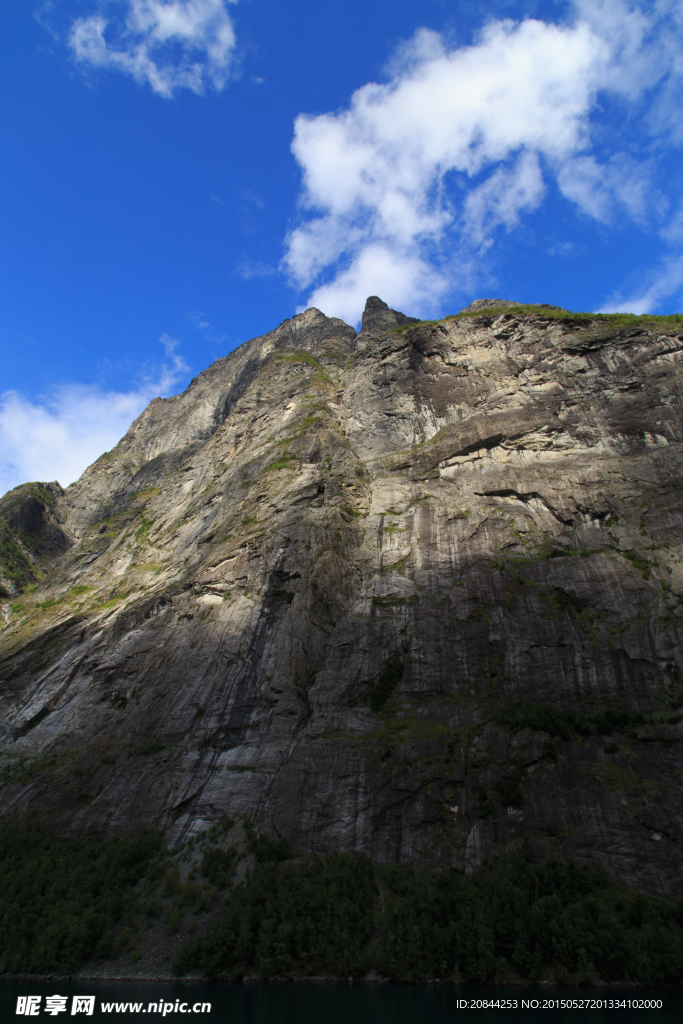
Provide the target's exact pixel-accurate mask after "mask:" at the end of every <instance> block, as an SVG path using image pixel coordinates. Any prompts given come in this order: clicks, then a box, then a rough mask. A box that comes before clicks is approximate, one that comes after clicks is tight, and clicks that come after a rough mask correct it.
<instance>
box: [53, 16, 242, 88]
mask: <svg viewBox="0 0 683 1024" xmlns="http://www.w3.org/2000/svg"><path fill="white" fill-rule="evenodd" d="M228 2H235V0H228ZM69 42H70V45H71V49H72V51H73V53H74V56H75V58H76V60H77V61H79V62H80V63H82V64H86V65H90V66H92V67H98V68H112V69H115V70H118V71H122V72H124V73H126V74H129V75H131V76H132V77H133V78H134V79H135V80H136V82H139V83H144V82H147V83H148V84H149V85H150V86H151V87H152V89H153V90H154V92H156V93H158V94H159V95H160V96H164V97H166V98H170V97H171V96H173V94H174V93H175V92H176V90H178V89H190V90H191V91H192V92H195V93H203V92H204V90H205V88H206V86H207V84H210V85H212V86H213V88H214V89H218V90H220V89H222V88H223V86H224V85H225V83H226V81H227V78H228V73H229V70H230V65H231V62H232V58H233V51H234V49H235V32H234V29H233V26H232V22H231V20H230V16H229V14H228V11H227V9H226V3H225V0H105V3H104V6H103V8H102V9H101V11H100V13H97V14H92V15H90V16H89V17H86V18H79V19H78V20H77V21H75V22H74V24H73V25H72V28H71V34H70V39H69Z"/></svg>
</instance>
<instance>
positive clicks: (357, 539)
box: [0, 298, 683, 894]
mask: <svg viewBox="0 0 683 1024" xmlns="http://www.w3.org/2000/svg"><path fill="white" fill-rule="evenodd" d="M682 353H683V334H681V332H680V329H679V327H677V325H672V326H668V325H665V326H662V325H658V324H653V325H652V326H650V327H643V326H630V327H623V326H618V325H614V324H610V323H608V322H605V321H599V320H598V319H596V320H595V321H585V320H582V321H578V320H572V319H571V318H570V317H569V316H568V317H567V318H566V319H563V320H559V319H552V320H549V319H547V318H544V317H543V313H542V309H541V308H539V313H538V315H532V316H519V315H517V314H514V313H509V312H508V313H503V314H499V315H496V316H493V317H492V316H486V315H482V316H479V317H472V316H468V317H463V318H461V319H457V318H455V319H450V320H446V321H442V322H441V323H439V324H436V325H434V324H424V325H420V324H419V323H415V322H414V321H412V320H410V318H407V317H404V316H403V315H402V314H400V313H396V312H394V311H392V310H390V309H389V308H388V307H387V306H386V304H384V303H382V302H381V300H379V299H377V298H371V299H370V300H368V307H367V309H366V313H365V316H364V318H363V328H362V330H361V332H360V334H358V335H356V333H355V331H354V330H353V329H352V328H351V327H349V326H348V325H346V324H344V323H343V322H342V321H340V320H335V319H329V318H327V317H325V316H324V315H323V314H322V313H320V312H319V311H318V310H316V309H309V310H307V311H306V312H305V313H302V314H300V315H298V316H296V317H294V318H293V319H292V320H287V321H285V322H284V323H283V324H282V325H281V326H280V327H278V328H277V330H275V331H273V332H271V333H270V334H267V335H264V336H263V337H261V338H256V339H254V340H253V341H250V342H247V343H246V344H245V345H243V346H241V348H239V349H238V350H237V351H235V352H233V353H231V354H230V355H229V356H227V357H225V358H224V359H221V360H219V361H218V362H217V363H214V364H213V366H211V367H209V369H208V370H206V371H205V372H204V373H202V374H200V375H199V377H197V378H196V379H195V380H194V381H193V382H192V383H191V384H190V386H189V388H188V389H187V391H185V392H184V393H183V394H182V395H179V396H177V397H175V398H171V399H165V400H162V399H155V400H154V401H153V402H152V403H151V404H150V406H149V407H148V408H147V409H146V410H145V412H144V413H143V414H142V415H141V416H140V417H139V418H138V419H137V420H136V421H135V423H133V425H132V426H131V428H130V430H129V431H128V433H127V434H126V436H125V437H124V438H123V439H122V440H121V441H120V442H119V444H118V445H117V446H116V448H114V449H113V451H111V452H109V453H107V454H106V455H104V456H102V457H101V458H100V459H99V460H98V461H97V462H96V463H94V465H93V466H91V467H90V468H89V469H88V470H87V471H86V472H85V473H84V475H83V476H82V478H81V479H80V480H79V481H78V482H77V483H76V484H73V485H72V486H71V487H69V488H67V490H66V492H65V493H64V494H63V495H61V496H59V499H58V505H59V513H60V515H61V516H62V517H63V519H64V529H65V530H66V531H68V535H69V537H70V538H72V539H73V541H74V545H73V547H71V548H70V549H69V550H68V551H67V552H66V553H65V554H64V555H62V557H61V558H60V559H59V561H58V562H57V564H56V566H55V567H54V568H53V569H52V570H51V572H50V575H49V577H48V579H47V580H46V582H45V583H44V584H43V585H42V586H41V588H40V589H39V590H38V591H36V593H34V594H32V595H30V596H28V597H24V598H22V599H21V603H22V604H23V612H22V611H21V610H19V611H16V612H15V611H9V607H8V606H5V608H6V614H7V619H8V621H7V625H6V626H5V628H4V631H3V633H2V634H1V636H2V644H3V652H4V656H3V660H2V661H1V662H0V678H1V679H2V684H1V687H0V692H1V697H2V704H1V707H0V713H1V715H2V722H3V729H4V740H3V748H2V749H3V751H4V753H3V760H2V762H1V763H2V765H3V775H2V779H3V783H4V789H3V791H2V812H3V813H5V814H6V813H10V812H15V813H18V812H23V811H26V810H30V812H31V814H32V815H34V816H35V817H36V818H37V819H40V820H42V821H44V822H45V823H46V824H48V825H49V826H50V827H51V828H53V829H56V830H59V831H62V832H65V833H69V832H82V831H93V832H96V833H98V834H102V835H107V834H111V833H123V832H132V831H135V830H137V829H139V828H141V827H143V826H149V825H152V826H155V827H159V828H162V829H163V830H164V831H165V834H166V836H167V839H168V841H169V842H170V843H174V842H177V841H179V840H181V839H183V838H184V837H187V836H188V835H191V834H193V833H195V832H197V831H199V830H204V829H206V828H207V827H208V826H209V824H210V823H211V822H212V821H214V820H216V819H218V818H220V817H222V816H224V815H234V814H238V813H245V814H247V815H248V816H249V817H250V818H251V819H252V820H253V821H254V822H255V823H257V824H258V825H259V826H260V827H262V828H264V829H266V830H267V831H270V832H271V833H273V834H275V833H277V834H279V835H282V836H284V837H285V838H287V839H288V840H289V841H290V842H291V844H292V846H293V847H294V848H295V849H297V850H299V851H301V852H310V851H318V852H324V851H329V850H333V849H337V850H362V851H365V852H367V853H369V854H371V855H372V856H374V857H376V858H378V859H379V860H381V861H388V860H392V859H398V860H400V861H409V862H412V863H422V864H426V865H432V866H442V865H455V866H459V867H462V868H466V869H468V870H471V869H474V868H476V867H477V866H479V865H480V864H482V863H484V862H486V860H487V859H488V858H489V857H490V856H491V855H492V853H493V852H494V851H500V850H504V849H510V848H515V847H517V846H518V845H519V844H520V843H521V842H522V841H523V839H524V837H527V838H528V839H529V840H530V841H531V842H532V843H533V844H535V845H536V847H537V848H538V850H539V853H543V852H550V851H552V850H556V851H558V852H560V853H561V854H563V855H564V856H566V857H568V858H570V859H572V860H575V861H577V862H580V863H587V864H595V863H602V864H604V865H605V867H606V868H607V870H608V871H610V872H611V873H612V874H613V875H616V876H618V877H619V878H621V879H622V880H625V881H627V882H628V883H630V884H631V885H633V886H635V887H638V888H640V889H642V890H643V891H646V892H650V893H660V894H667V893H669V894H670V893H672V892H674V891H675V890H677V889H680V886H681V883H682V882H683V871H682V869H681V865H680V856H679V850H680V845H679V844H680V841H681V837H682V835H683V817H682V815H683V808H682V805H681V786H680V778H681V772H682V771H683V753H682V750H683V748H682V744H681V740H683V727H681V726H679V725H677V724H671V723H667V722H666V721H665V719H666V717H667V716H670V715H671V713H672V711H673V710H674V709H676V708H678V707H679V706H681V705H682V704H683V694H682V692H681V680H680V670H681V667H683V652H682V651H681V643H680V637H681V632H680V631H681V626H680V623H681V613H682V611H683V609H682V607H681V604H682V603H683V563H682V562H681V555H682V541H683V511H682V506H681V462H682V459H681V455H682V451H683V449H682V445H681V441H682V436H683V424H682V418H681V383H682V377H681V372H680V366H681V358H682V355H681V354H682ZM679 595H680V598H679ZM53 602H54V603H53ZM520 699H524V700H528V701H535V702H540V703H543V704H547V705H551V706H553V707H555V708H559V709H565V710H571V709H573V710H575V711H581V712H583V713H585V714H591V715H596V714H597V713H598V712H599V711H601V710H610V709H612V710H614V709H617V710H619V709H621V710H624V709H625V710H629V711H632V712H636V711H640V712H642V713H648V714H649V713H652V712H660V713H661V714H660V716H659V717H660V718H661V719H662V720H663V724H656V723H655V724H649V725H640V726H636V727H634V728H633V729H631V730H630V732H628V733H623V734H620V735H611V736H607V737H606V736H604V735H600V736H584V737H582V736H581V735H576V734H573V735H570V736H569V738H567V739H564V740H563V739H557V738H555V739H553V738H552V737H551V736H550V735H549V734H548V733H544V732H540V731H537V730H536V731H534V729H533V728H532V727H523V728H521V729H518V728H509V727H504V726H503V725H500V724H496V722H495V719H496V717H498V718H500V712H501V709H505V708H507V707H508V706H509V705H510V702H512V701H515V700H520ZM605 747H607V751H608V752H606V751H605ZM615 748H618V749H615Z"/></svg>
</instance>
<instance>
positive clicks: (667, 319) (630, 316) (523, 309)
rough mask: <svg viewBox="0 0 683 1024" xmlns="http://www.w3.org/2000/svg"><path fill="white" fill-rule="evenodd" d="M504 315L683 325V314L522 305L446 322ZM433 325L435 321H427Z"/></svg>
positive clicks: (465, 313)
mask: <svg viewBox="0 0 683 1024" xmlns="http://www.w3.org/2000/svg"><path fill="white" fill-rule="evenodd" d="M502 313H511V314H513V315H514V316H537V317H542V318H543V319H544V320H600V321H605V322H606V323H610V324H633V325H640V324H643V325H647V324H648V323H658V324H680V323H683V313H667V314H664V315H662V316H660V315H658V314H656V313H642V314H641V315H637V314H636V313H574V312H572V311H571V310H566V311H565V310H559V309H542V308H539V307H538V306H525V305H522V304H521V303H520V304H519V305H516V306H508V307H506V306H491V307H489V308H487V309H477V310H472V311H463V312H462V313H454V314H453V315H451V316H447V317H444V319H445V320H459V319H460V317H476V316H500V314H502ZM425 322H426V323H431V322H433V321H425ZM415 326H417V325H415Z"/></svg>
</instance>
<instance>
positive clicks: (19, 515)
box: [0, 481, 73, 599]
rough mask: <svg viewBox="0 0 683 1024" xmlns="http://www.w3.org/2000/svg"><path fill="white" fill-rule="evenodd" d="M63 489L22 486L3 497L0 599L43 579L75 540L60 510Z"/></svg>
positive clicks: (1, 510)
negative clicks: (70, 534)
mask: <svg viewBox="0 0 683 1024" xmlns="http://www.w3.org/2000/svg"><path fill="white" fill-rule="evenodd" d="M63 495H64V491H63V489H62V488H61V487H60V485H59V484H58V483H57V482H56V481H55V483H51V484H39V483H34V484H22V485H21V486H20V487H15V488H14V489H13V490H11V491H8V492H7V494H5V496H4V497H3V498H0V599H1V598H8V597H10V596H11V595H13V594H18V593H20V592H21V591H22V590H24V589H25V587H26V586H27V585H29V584H32V583H36V582H37V581H38V580H40V579H42V578H43V577H44V575H45V572H46V571H47V570H49V569H50V568H51V566H52V565H53V564H54V562H55V561H56V560H57V559H58V558H59V557H60V556H61V555H63V554H64V552H65V551H67V550H68V549H69V548H70V547H71V545H72V543H73V541H72V539H71V537H70V536H69V533H68V531H67V530H65V528H64V519H65V515H64V513H63V511H62V509H61V508H60V504H59V502H60V498H62V496H63Z"/></svg>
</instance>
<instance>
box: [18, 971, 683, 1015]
mask: <svg viewBox="0 0 683 1024" xmlns="http://www.w3.org/2000/svg"><path fill="white" fill-rule="evenodd" d="M55 995H58V996H62V997H66V1005H65V1009H64V1011H63V1012H58V1013H56V1014H49V1013H47V1012H46V1009H47V1004H46V997H48V996H55ZM27 996H40V1002H39V1004H38V1007H37V1008H38V1013H37V1014H31V1015H27V1014H25V1013H24V1014H22V1015H18V1014H17V1003H18V1000H19V998H20V997H27ZM75 996H94V997H95V1004H94V1008H93V1013H92V1019H93V1020H94V1019H95V1018H97V1019H98V1020H100V1021H105V1020H111V1021H112V1022H116V1024H124V1022H130V1024H141V1022H145V1024H152V1022H153V1021H155V1022H160V1021H162V1020H164V1021H172V1022H174V1024H180V1022H181V1021H187V1022H189V1021H192V1022H193V1024H201V1022H202V1021H204V1022H206V1024H218V1022H219V1021H220V1022H221V1024H223V1022H225V1024H474V1022H480V1024H493V1022H495V1021H497V1022H498V1024H504V1022H505V1021H508V1020H511V1021H515V1022H519V1024H521V1022H522V1021H524V1022H525V1024H526V1022H527V1021H529V1020H538V1021H539V1022H540V1021H542V1022H543V1024H574V1022H576V1024H578V1022H579V1021H580V1022H582V1024H607V1022H608V1021H609V1022H613V1024H619V1022H625V1021H628V1022H629V1024H655V1022H656V1024H674V1021H675V1022H676V1024H680V1022H681V1021H682V1020H683V992H681V991H679V990H675V991H672V990H654V989H634V988H630V989H555V988H550V987H549V986H546V985H544V986H539V987H533V988H532V987H529V988H518V987H509V988H508V987H506V988H474V987H469V986H463V987H457V986H451V985H425V986H418V985H373V984H369V983H366V984H349V985H342V984H324V983H321V984H315V983H306V984H304V983H292V984H285V983H282V984H270V985H264V984H249V983H245V984H243V985H229V984H208V983H198V984H187V983H181V982H111V981H78V982H63V981H48V982H35V981H2V982H0V1021H1V1022H2V1024H5V1022H7V1021H10V1020H13V1021H17V1022H19V1021H26V1022H28V1021H30V1020H31V1019H33V1020H34V1021H35V1020H36V1019H38V1020H40V1021H42V1022H46V1021H50V1020H53V1021H60V1020H61V1021H67V1020H68V1021H73V1022H74V1024H78V1022H81V1024H86V1022H87V1021H88V1017H89V1014H88V1013H87V1012H85V1010H84V1009H82V1008H81V1009H79V1012H76V1013H73V1008H74V1005H73V1004H74V997H75ZM491 1000H497V1001H500V1003H501V1005H500V1006H499V1007H491V1006H490V1005H489V1006H488V1007H487V1006H486V1005H485V1004H486V1002H487V1001H488V1002H489V1003H490V1001H491ZM561 1000H564V1001H565V1007H564V1008H562V1007H561V1006H559V1005H558V1002H559V1001H561ZM569 1000H579V1001H581V1002H580V1003H579V1004H578V1006H580V1007H581V1008H568V1007H567V1005H566V1004H567V1001H569ZM609 1000H611V1001H612V1003H613V1005H612V1006H611V1007H610V1006H607V1005H605V1004H606V1002H607V1001H609ZM624 1000H626V1001H630V1002H631V1003H634V1002H635V1003H637V1004H640V1003H642V1001H651V1002H652V1001H654V1002H655V1003H656V1002H660V1003H661V1006H656V1007H654V1008H644V1007H642V1006H640V1005H638V1006H632V1005H631V1006H628V1005H627V1006H625V1007H624V1006H623V1005H622V1006H620V1005H618V1004H619V1003H620V1002H623V1001H624ZM586 1001H588V1005H585V1004H586ZM591 1001H593V1002H594V1003H597V1004H598V1005H592V1006H591V1005H590V1003H591ZM108 1003H114V1004H116V1003H118V1004H119V1007H118V1008H115V1007H110V1009H109V1010H108V1011H107V1010H106V1004H108ZM131 1003H133V1004H134V1003H138V1004H141V1005H140V1007H139V1009H137V1010H132V1009H131V1007H130V1004H131ZM600 1003H602V1005H599V1004H600ZM121 1004H128V1005H127V1006H126V1008H125V1009H124V1008H123V1006H121ZM150 1004H152V1005H150ZM207 1004H210V1009H209V1008H208V1007H207ZM473 1004H475V1005H473ZM482 1004H484V1005H482ZM33 1005H34V1006H35V1003H34V1004H33ZM58 1005H64V1003H63V1002H62V1003H61V1004H58ZM183 1005H184V1006H185V1012H182V1009H181V1008H182V1007H183ZM575 1005H576V1004H575ZM25 1006H26V1004H25V1003H24V1008H25ZM176 1007H178V1009H177V1010H176ZM77 1009H78V1007H77Z"/></svg>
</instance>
